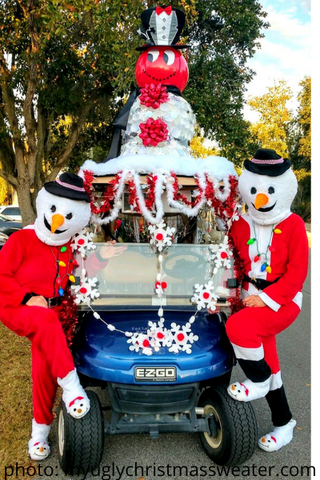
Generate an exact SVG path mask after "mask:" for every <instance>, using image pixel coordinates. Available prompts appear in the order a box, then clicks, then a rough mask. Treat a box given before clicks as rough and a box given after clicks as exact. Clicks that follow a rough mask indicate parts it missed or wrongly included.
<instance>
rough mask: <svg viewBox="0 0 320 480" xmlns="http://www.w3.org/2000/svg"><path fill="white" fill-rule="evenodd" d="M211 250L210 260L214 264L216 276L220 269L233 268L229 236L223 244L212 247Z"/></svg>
mask: <svg viewBox="0 0 320 480" xmlns="http://www.w3.org/2000/svg"><path fill="white" fill-rule="evenodd" d="M209 249H210V251H211V256H210V259H209V260H210V261H213V263H214V268H213V274H214V275H215V274H216V273H217V272H218V269H219V268H222V267H224V268H227V269H230V268H231V266H232V265H231V257H232V256H233V253H232V252H231V250H230V249H229V244H228V236H227V235H225V237H224V240H223V242H222V243H220V244H219V245H210V246H209Z"/></svg>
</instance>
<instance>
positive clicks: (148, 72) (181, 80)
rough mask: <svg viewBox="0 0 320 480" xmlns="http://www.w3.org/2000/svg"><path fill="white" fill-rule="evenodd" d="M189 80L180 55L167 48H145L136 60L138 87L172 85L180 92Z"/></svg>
mask: <svg viewBox="0 0 320 480" xmlns="http://www.w3.org/2000/svg"><path fill="white" fill-rule="evenodd" d="M188 78H189V69H188V65H187V62H186V60H185V58H184V56H183V55H182V53H181V52H180V51H179V50H177V49H176V48H172V47H169V46H153V47H150V48H147V49H146V50H144V51H143V53H142V54H141V55H140V57H139V58H138V61H137V64H136V80H137V84H138V87H140V88H144V87H145V86H146V85H150V84H152V83H153V84H154V85H156V84H158V83H161V84H162V85H173V86H175V87H177V88H178V89H179V90H180V91H181V92H182V91H183V90H184V89H185V87H186V85H187V83H188Z"/></svg>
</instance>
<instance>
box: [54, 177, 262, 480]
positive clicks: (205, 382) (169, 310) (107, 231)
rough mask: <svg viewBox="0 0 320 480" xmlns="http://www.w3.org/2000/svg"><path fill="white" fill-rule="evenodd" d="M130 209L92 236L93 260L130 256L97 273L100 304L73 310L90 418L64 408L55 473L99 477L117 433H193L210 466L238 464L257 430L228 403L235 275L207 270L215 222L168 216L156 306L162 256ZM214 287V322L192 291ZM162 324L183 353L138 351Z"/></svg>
mask: <svg viewBox="0 0 320 480" xmlns="http://www.w3.org/2000/svg"><path fill="white" fill-rule="evenodd" d="M191 188H194V186H191V187H190V186H188V187H187V189H189V190H190V189H191ZM125 195H126V194H125ZM127 200H128V199H126V198H124V201H123V208H122V210H121V211H120V213H119V215H118V217H117V220H116V221H113V222H110V223H109V224H108V226H107V228H106V227H99V229H96V234H95V239H96V240H97V241H96V242H95V247H96V249H95V250H94V253H93V254H94V255H96V256H97V257H98V258H99V251H100V249H101V248H103V247H104V246H105V245H106V242H108V241H110V240H116V241H117V242H119V243H117V244H116V245H118V244H119V245H121V246H125V247H126V249H125V250H124V251H123V252H122V253H121V255H119V256H114V257H113V258H111V259H110V260H109V261H108V263H107V265H104V266H103V268H101V270H100V271H99V272H98V275H97V279H98V282H99V283H98V286H99V293H100V296H99V297H98V298H96V299H95V300H94V301H93V302H92V304H91V305H90V306H88V305H85V304H84V305H82V306H81V305H80V307H79V322H78V325H77V331H76V334H75V337H74V341H73V355H74V359H75V364H76V368H77V371H78V372H79V375H80V378H81V382H82V384H83V386H85V387H86V388H87V393H88V396H89V398H90V402H91V409H90V411H89V413H88V414H87V415H86V416H85V417H83V418H82V419H80V420H75V419H73V418H72V417H71V416H70V415H67V413H66V410H65V407H64V405H63V402H61V407H60V410H59V415H58V445H59V461H60V464H61V467H62V469H63V471H64V472H65V473H66V474H72V473H73V472H79V471H80V472H88V471H92V470H93V469H94V468H97V467H98V465H99V463H100V461H101V458H102V454H103V449H104V438H105V436H106V435H112V436H114V441H117V439H116V435H118V434H134V433H145V434H148V435H150V436H151V437H152V438H157V437H158V435H160V434H161V433H162V432H175V433H178V432H181V433H186V432H187V433H190V432H192V433H194V434H198V435H200V438H201V442H202V445H203V448H204V450H205V451H206V453H207V454H208V456H209V457H210V458H211V459H212V461H213V462H214V463H216V464H218V465H234V464H241V463H243V462H245V461H246V460H248V459H249V458H250V457H251V455H252V454H253V452H254V450H255V448H256V444H257V423H256V419H255V414H254V411H253V408H252V405H251V404H250V403H243V402H237V401H235V400H233V399H232V398H231V397H230V396H229V395H228V394H227V390H226V387H227V386H228V384H229V381H230V376H231V371H232V368H233V366H234V365H235V358H234V354H233V349H232V346H231V344H230V343H229V341H228V339H227V336H226V333H225V322H226V321H227V317H228V312H229V303H228V298H229V297H230V295H232V292H233V291H234V289H235V287H236V284H235V282H234V280H235V279H234V278H233V277H234V275H233V270H232V268H230V269H226V268H225V267H224V266H220V267H219V268H217V269H216V270H215V272H214V275H213V272H212V269H211V267H210V261H209V260H210V255H211V254H212V252H211V250H210V249H212V245H218V244H221V243H223V239H224V235H225V233H224V231H223V229H221V228H220V227H221V224H219V219H218V218H216V217H215V215H214V214H213V213H212V208H210V206H209V207H208V206H207V205H205V206H204V207H203V208H202V209H201V210H200V211H199V214H198V215H197V216H196V217H187V216H186V215H184V214H183V213H181V212H179V211H175V210H174V209H172V208H167V209H166V212H165V214H164V217H163V220H164V222H165V224H166V225H169V226H170V227H171V228H174V232H175V234H174V236H173V238H172V245H171V246H170V248H164V249H163V251H162V252H161V258H160V260H161V262H162V265H161V268H162V276H163V278H164V280H165V285H162V286H165V287H166V288H165V290H163V295H161V296H160V297H159V295H157V291H156V288H155V279H157V278H158V277H157V275H158V272H159V255H156V254H155V249H154V245H151V244H150V242H149V230H148V222H147V221H146V220H145V219H144V218H143V216H142V215H140V214H139V213H135V212H133V211H132V209H131V210H130V206H129V205H128V201H127ZM88 261H89V260H88ZM210 280H211V281H213V284H214V288H215V289H216V290H219V288H220V290H221V293H220V295H219V299H218V305H220V307H221V310H220V311H219V313H216V314H215V313H208V309H207V308H199V309H197V306H196V305H195V304H194V302H192V301H191V298H192V295H193V292H194V286H195V285H198V286H199V285H201V284H203V283H204V282H208V281H210ZM160 283H161V282H160ZM159 308H160V309H161V312H160V315H159ZM195 312H196V314H195ZM159 317H162V326H163V324H164V321H165V325H166V326H168V329H169V330H170V332H171V333H170V334H171V340H172V338H173V336H174V335H180V339H182V338H183V334H186V336H187V337H188V338H189V341H190V342H189V344H187V345H186V344H184V343H183V342H182V343H180V347H179V348H176V349H175V348H173V347H174V345H176V344H175V343H174V342H173V341H171V343H170V342H169V343H168V344H167V345H164V344H160V345H158V347H157V348H154V349H153V350H152V351H151V350H150V348H146V349H145V350H144V349H143V348H141V344H139V341H140V340H141V338H142V340H143V338H145V337H143V335H144V332H145V331H146V327H148V325H149V326H151V327H150V328H151V329H152V328H154V329H156V326H157V325H158V324H157V323H156V322H157V321H159ZM191 319H192V320H191ZM152 326H153V327H152ZM190 331H192V335H191V334H190ZM140 334H141V335H140ZM139 335H140V336H139ZM181 335H182V336H181ZM132 338H134V339H136V342H134V341H133V340H132ZM190 339H191V340H190ZM184 345H186V346H184ZM148 346H149V345H147V347H148ZM96 387H99V388H96ZM100 388H102V389H107V392H108V398H109V403H110V405H109V406H108V412H106V411H105V410H104V409H102V407H101V402H100V399H99V395H98V393H97V392H99V391H100ZM107 413H108V415H107Z"/></svg>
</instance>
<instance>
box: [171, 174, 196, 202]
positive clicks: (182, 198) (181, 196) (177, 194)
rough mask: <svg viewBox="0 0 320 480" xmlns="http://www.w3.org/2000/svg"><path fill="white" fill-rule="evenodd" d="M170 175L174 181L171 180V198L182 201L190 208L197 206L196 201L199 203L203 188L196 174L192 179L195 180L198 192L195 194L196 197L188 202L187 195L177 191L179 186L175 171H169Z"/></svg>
mask: <svg viewBox="0 0 320 480" xmlns="http://www.w3.org/2000/svg"><path fill="white" fill-rule="evenodd" d="M171 176H172V178H173V179H174V182H173V190H174V195H173V199H174V200H175V201H178V202H182V203H184V204H185V205H186V206H188V207H191V208H194V207H195V206H197V205H198V203H200V201H201V199H202V194H203V188H202V187H201V186H200V183H199V179H198V177H197V176H196V175H195V177H194V179H195V181H196V184H197V187H198V194H197V196H196V198H195V199H194V200H193V201H191V202H190V200H188V199H187V197H186V196H185V195H184V194H183V193H181V192H180V191H179V188H180V186H179V181H178V178H177V175H176V174H175V173H173V172H171Z"/></svg>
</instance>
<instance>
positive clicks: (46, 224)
mask: <svg viewBox="0 0 320 480" xmlns="http://www.w3.org/2000/svg"><path fill="white" fill-rule="evenodd" d="M44 224H45V226H46V228H47V229H48V230H49V231H50V232H51V226H50V224H49V222H48V220H47V219H46V216H45V215H44ZM66 231H67V229H65V230H56V231H55V232H54V233H64V232H66Z"/></svg>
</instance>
